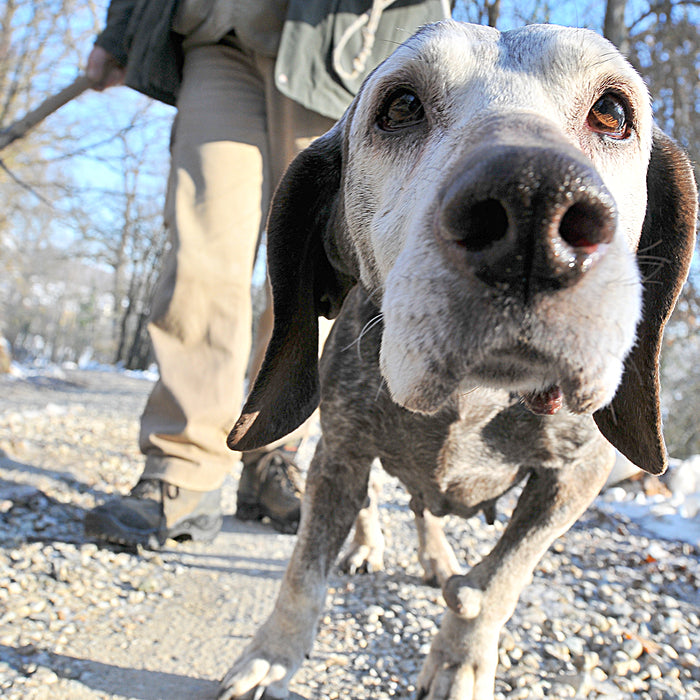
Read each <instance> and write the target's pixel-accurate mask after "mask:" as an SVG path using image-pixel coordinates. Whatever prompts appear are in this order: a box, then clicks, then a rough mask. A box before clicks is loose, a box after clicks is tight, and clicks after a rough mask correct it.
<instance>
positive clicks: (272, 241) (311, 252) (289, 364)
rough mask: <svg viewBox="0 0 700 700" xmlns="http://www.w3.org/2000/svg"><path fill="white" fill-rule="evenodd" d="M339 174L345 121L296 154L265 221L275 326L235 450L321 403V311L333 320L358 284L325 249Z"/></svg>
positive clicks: (290, 425) (335, 215) (271, 437)
mask: <svg viewBox="0 0 700 700" xmlns="http://www.w3.org/2000/svg"><path fill="white" fill-rule="evenodd" d="M341 176H342V123H339V124H336V126H335V127H333V129H331V130H330V131H329V132H328V133H327V134H325V135H324V136H322V137H320V138H319V139H317V140H316V141H314V142H313V143H312V144H311V145H310V146H309V147H308V148H307V149H306V150H304V151H302V152H301V153H300V154H299V155H298V156H297V157H296V159H295V160H294V161H293V162H292V164H291V165H290V166H289V168H288V170H287V172H286V173H285V175H284V177H283V178H282V181H281V182H280V184H279V187H278V188H277V191H276V192H275V195H274V197H273V201H272V205H271V207H270V216H269V219H268V225H267V260H268V270H269V274H270V282H271V284H272V293H273V308H274V317H275V318H274V328H273V332H272V338H271V339H270V343H269V345H268V347H267V351H266V353H265V359H264V361H263V364H262V367H261V368H260V371H259V372H258V376H257V378H256V380H255V384H254V385H253V388H252V391H251V392H250V394H249V396H248V399H247V401H246V403H245V406H244V407H243V411H242V413H241V416H240V418H239V419H238V421H237V422H236V425H235V426H234V428H233V430H232V431H231V434H230V435H229V437H228V445H229V447H230V448H231V449H234V450H241V451H243V450H252V449H256V448H258V447H262V446H263V445H266V444H269V443H271V442H274V441H275V440H278V439H279V438H281V437H284V436H285V435H287V434H288V433H290V432H291V431H292V430H294V429H295V428H297V427H298V426H299V425H301V424H302V423H303V422H304V420H306V418H308V417H309V416H310V415H311V413H313V411H314V409H315V408H316V406H317V405H318V402H319V377H318V316H320V315H323V316H327V317H328V318H334V317H335V316H336V315H337V314H338V312H339V310H340V307H341V305H342V303H343V299H344V298H345V295H346V294H347V292H348V291H349V289H350V288H351V287H352V285H353V284H354V279H353V278H352V277H351V276H349V275H348V274H345V273H343V272H341V271H339V270H337V269H335V268H334V267H333V266H332V265H331V263H330V261H329V259H328V255H327V253H326V247H328V249H329V250H331V251H333V252H335V245H336V244H335V241H334V240H333V236H334V234H335V233H336V231H335V228H336V226H337V222H338V219H339V217H340V216H341V215H342V213H341V212H340V208H341V202H340V200H341V198H340V182H341Z"/></svg>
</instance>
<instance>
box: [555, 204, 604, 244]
mask: <svg viewBox="0 0 700 700" xmlns="http://www.w3.org/2000/svg"><path fill="white" fill-rule="evenodd" d="M614 233H615V231H614V220H613V217H611V216H610V213H609V211H608V209H607V208H606V207H604V206H602V205H599V204H591V203H589V202H576V203H574V204H572V205H571V206H570V207H569V208H568V209H567V210H566V212H565V213H564V216H562V218H561V221H560V222H559V236H560V237H561V238H562V240H564V241H565V242H566V243H568V244H569V245H570V246H571V247H572V248H595V247H596V246H598V245H600V244H601V243H610V241H611V240H612V238H613V235H614Z"/></svg>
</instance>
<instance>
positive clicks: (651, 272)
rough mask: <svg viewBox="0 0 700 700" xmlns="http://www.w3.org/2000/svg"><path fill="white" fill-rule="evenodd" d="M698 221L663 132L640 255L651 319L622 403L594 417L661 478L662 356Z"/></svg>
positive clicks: (646, 317)
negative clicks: (665, 331)
mask: <svg viewBox="0 0 700 700" xmlns="http://www.w3.org/2000/svg"><path fill="white" fill-rule="evenodd" d="M696 217H697V189H696V185H695V178H694V177H693V171H692V168H691V166H690V162H689V160H688V158H687V157H686V155H685V153H683V151H682V150H681V149H680V148H679V147H678V146H677V145H676V144H675V143H674V142H673V141H672V140H671V139H670V138H669V137H668V136H666V134H664V133H663V132H662V131H661V130H660V129H657V128H655V129H654V143H653V147H652V153H651V160H650V162H649V169H648V171H647V211H646V217H645V219H644V226H643V228H642V236H641V239H640V241H639V247H638V250H637V261H638V263H639V268H640V271H641V274H642V278H643V284H644V292H643V308H644V310H643V316H642V320H641V321H640V323H639V327H638V328H637V342H636V344H635V346H634V348H633V349H632V351H631V352H630V354H629V356H628V357H627V360H626V361H625V370H624V373H623V376H622V381H621V383H620V386H619V387H618V389H617V393H616V394H615V398H614V399H613V400H612V402H611V404H610V405H609V406H606V407H605V408H603V409H601V410H600V411H597V412H596V413H595V414H594V416H593V417H594V418H595V421H596V423H597V424H598V428H599V429H600V431H601V433H603V435H604V436H605V437H606V438H607V439H608V440H609V441H610V442H611V443H612V444H613V445H614V446H615V447H616V448H617V449H618V450H619V451H620V452H622V454H624V455H625V456H626V457H627V458H628V459H629V460H630V461H631V462H633V463H634V464H636V465H637V466H638V467H640V468H641V469H644V470H645V471H647V472H650V473H651V474H661V473H662V472H664V471H665V470H666V466H667V460H668V457H667V454H666V445H665V443H664V438H663V433H662V426H661V408H660V384H659V354H660V352H661V340H662V336H663V330H664V326H665V324H666V321H668V318H669V316H670V315H671V312H672V311H673V309H674V307H675V305H676V300H677V299H678V295H679V294H680V292H681V288H682V286H683V283H684V281H685V279H686V277H687V275H688V269H689V267H690V259H691V257H692V255H693V249H694V247H695V226H696Z"/></svg>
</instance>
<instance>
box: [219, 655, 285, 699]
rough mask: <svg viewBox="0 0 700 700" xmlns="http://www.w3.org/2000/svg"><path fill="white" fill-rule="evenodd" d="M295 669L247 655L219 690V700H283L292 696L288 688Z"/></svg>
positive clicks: (225, 677) (222, 682) (261, 656)
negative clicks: (274, 699) (281, 699)
mask: <svg viewBox="0 0 700 700" xmlns="http://www.w3.org/2000/svg"><path fill="white" fill-rule="evenodd" d="M294 670H296V669H292V670H290V669H289V664H288V663H285V662H284V661H283V660H273V659H271V658H268V657H266V656H265V655H263V654H261V653H258V654H255V653H253V652H252V651H251V653H244V654H243V656H241V657H240V658H239V659H238V660H237V661H236V663H235V664H234V665H233V666H232V667H231V670H230V671H229V672H228V673H227V674H226V675H225V676H224V679H223V680H222V681H221V684H220V686H219V694H218V695H217V700H261V698H263V697H264V698H266V699H270V700H272V698H276V699H280V698H286V697H288V695H289V691H288V690H287V685H288V683H289V679H290V678H291V676H292V674H293V673H294Z"/></svg>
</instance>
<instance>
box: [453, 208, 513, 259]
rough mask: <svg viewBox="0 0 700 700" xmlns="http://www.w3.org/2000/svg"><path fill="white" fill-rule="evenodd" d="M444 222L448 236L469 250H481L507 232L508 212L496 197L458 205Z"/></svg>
mask: <svg viewBox="0 0 700 700" xmlns="http://www.w3.org/2000/svg"><path fill="white" fill-rule="evenodd" d="M446 223H447V228H448V232H449V234H448V235H449V237H450V238H452V239H453V240H454V241H456V242H458V243H459V244H460V246H462V247H463V248H465V249H466V250H470V251H479V250H483V249H484V248H487V247H488V246H490V245H491V244H492V243H494V242H495V241H498V240H500V239H501V238H503V237H505V235H506V233H507V232H508V214H507V213H506V210H505V208H504V207H503V205H502V204H501V203H500V202H499V201H498V200H496V199H485V200H483V201H481V202H476V203H475V204H471V205H469V206H463V207H458V208H456V210H454V211H453V212H452V214H451V215H449V214H448V215H447V217H446Z"/></svg>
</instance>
